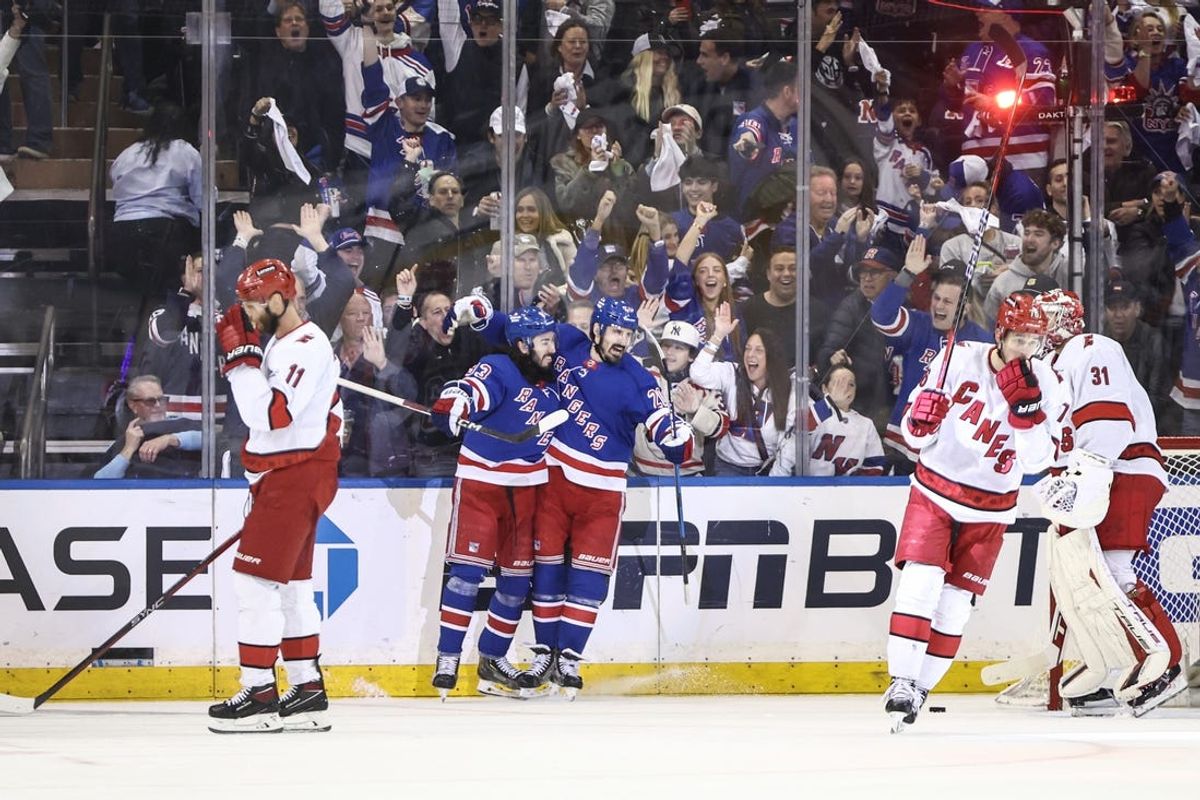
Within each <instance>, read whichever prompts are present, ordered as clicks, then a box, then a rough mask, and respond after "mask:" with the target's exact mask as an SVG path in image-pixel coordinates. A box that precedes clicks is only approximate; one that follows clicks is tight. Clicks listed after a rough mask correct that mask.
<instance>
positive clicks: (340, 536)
mask: <svg viewBox="0 0 1200 800" xmlns="http://www.w3.org/2000/svg"><path fill="white" fill-rule="evenodd" d="M322 577H323V578H324V580H322ZM313 585H314V588H315V591H314V592H313V595H314V599H315V600H316V602H317V608H318V609H320V611H321V619H329V618H330V617H332V616H333V615H334V614H335V613H336V612H337V610H338V609H339V608H341V607H342V604H343V603H345V602H346V601H347V600H348V599H349V598H350V595H352V594H354V591H355V590H356V589H357V588H358V548H357V547H356V546H355V544H354V540H353V539H351V538H350V537H349V536H347V535H346V533H345V531H343V530H342V529H341V528H339V527H338V526H337V525H335V524H334V523H333V522H332V521H331V520H330V519H329V517H321V521H320V522H319V523H317V550H316V552H315V553H314V554H313Z"/></svg>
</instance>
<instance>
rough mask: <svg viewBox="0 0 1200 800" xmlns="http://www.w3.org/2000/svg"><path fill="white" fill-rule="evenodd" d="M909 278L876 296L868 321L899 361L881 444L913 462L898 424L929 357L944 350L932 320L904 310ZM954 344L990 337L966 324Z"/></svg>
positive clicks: (913, 455)
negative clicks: (896, 386) (894, 393)
mask: <svg viewBox="0 0 1200 800" xmlns="http://www.w3.org/2000/svg"><path fill="white" fill-rule="evenodd" d="M910 275H912V273H910V272H907V271H903V272H901V273H900V275H899V276H897V278H896V280H894V281H892V282H891V283H889V284H888V285H887V287H886V288H885V289H884V290H883V291H882V292H880V293H879V296H878V297H876V298H875V302H874V303H873V304H872V305H871V321H872V322H873V323H875V327H876V328H877V329H878V330H879V332H880V333H882V334H883V335H884V336H885V337H887V342H888V346H889V347H891V348H892V352H893V353H894V354H895V355H897V356H900V357H901V358H902V359H903V367H902V369H901V379H900V391H899V394H898V396H897V398H896V405H895V407H894V408H893V409H892V416H891V418H890V419H889V420H888V426H887V435H886V436H885V437H884V438H885V444H887V446H888V447H891V448H893V449H895V450H899V451H900V452H901V453H904V454H905V455H907V456H908V457H909V458H910V459H911V460H913V461H916V460H917V453H916V452H915V451H913V450H912V448H910V447H909V446H908V444H907V443H906V442H905V441H904V435H903V433H902V432H901V429H900V420H901V418H902V417H903V416H904V406H905V404H906V403H907V402H908V397H909V395H910V394H912V390H913V387H915V386H916V385H917V384H918V383H920V382H921V378H922V377H923V376H924V375H925V370H926V369H928V368H929V364H930V362H932V361H933V357H934V356H936V355H937V354H938V353H939V352H941V350H942V348H943V347H945V346H946V335H945V334H944V333H943V332H942V331H939V330H936V329H935V328H934V327H933V317H932V316H930V315H929V313H928V312H926V311H918V310H916V309H912V308H905V307H904V298H905V297H906V296H907V295H908V287H909V286H910V285H911V284H912V279H911V278H909V279H908V280H905V276H910ZM958 341H960V342H987V343H990V342H992V341H993V337H992V336H990V335H989V334H988V332H987V331H985V330H984V329H983V328H981V327H979V326H978V325H976V324H975V323H974V322H970V321H967V323H966V324H965V325H963V326H962V327H961V328H960V329H959V331H958Z"/></svg>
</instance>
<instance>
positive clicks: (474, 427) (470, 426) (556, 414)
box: [337, 378, 570, 444]
mask: <svg viewBox="0 0 1200 800" xmlns="http://www.w3.org/2000/svg"><path fill="white" fill-rule="evenodd" d="M337 382H338V386H342V387H345V388H347V389H350V390H351V391H354V392H359V393H361V394H365V395H367V396H368V397H374V398H375V399H376V400H382V401H383V402H385V403H391V404H392V405H394V406H400V407H401V408H405V409H408V410H409V411H415V412H416V413H418V414H424V415H425V416H427V417H429V416H433V411H431V410H430V409H429V408H427V407H426V406H423V405H421V404H420V403H414V402H413V401H412V400H405V399H404V398H403V397H397V396H396V395H394V394H388V393H387V392H381V391H379V390H378V389H374V388H372V387H370V386H363V385H362V384H361V383H355V382H354V381H348V380H346V379H345V378H338V379H337ZM569 418H570V415H569V414H568V413H567V412H566V410H565V409H562V408H560V409H557V410H555V411H551V412H550V413H549V414H547V415H546V416H544V417H542V419H541V420H540V421H539V422H538V423H537V424H536V425H530V426H528V427H527V428H525V429H524V430H522V431H520V432H519V433H506V432H504V431H498V430H496V429H494V428H489V427H487V426H486V425H481V424H479V423H478V422H471V421H470V420H466V419H464V420H462V421H460V422H459V427H460V428H465V429H466V430H469V431H475V432H476V433H482V434H483V435H484V436H490V437H491V438H493V439H499V440H500V441H502V442H509V443H510V444H520V443H521V442H527V441H529V440H530V439H533V438H535V437H537V436H541V435H542V434H543V433H546V432H547V431H552V430H554V429H555V428H557V427H558V426H559V425H562V424H563V423H564V422H566V421H567V419H569Z"/></svg>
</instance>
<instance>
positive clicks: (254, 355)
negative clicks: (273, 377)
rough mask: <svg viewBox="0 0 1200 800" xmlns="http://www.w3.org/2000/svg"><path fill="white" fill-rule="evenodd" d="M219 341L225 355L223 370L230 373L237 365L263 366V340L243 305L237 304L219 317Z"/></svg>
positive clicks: (224, 372)
mask: <svg viewBox="0 0 1200 800" xmlns="http://www.w3.org/2000/svg"><path fill="white" fill-rule="evenodd" d="M217 343H218V344H219V345H220V346H221V353H222V354H224V356H225V364H224V365H223V366H222V367H221V372H222V373H223V374H225V375H228V374H229V373H230V372H232V371H233V370H234V369H235V368H236V367H241V366H247V367H253V368H254V369H259V368H261V367H262V361H263V351H262V340H261V339H260V338H259V335H258V331H256V330H255V329H254V324H253V323H251V322H250V318H249V317H247V316H246V312H245V310H244V309H243V308H242V307H241V305H237V304H235V305H234V306H233V307H232V308H230V309H229V310H228V311H226V312H225V313H224V314H222V315H221V316H219V317H217Z"/></svg>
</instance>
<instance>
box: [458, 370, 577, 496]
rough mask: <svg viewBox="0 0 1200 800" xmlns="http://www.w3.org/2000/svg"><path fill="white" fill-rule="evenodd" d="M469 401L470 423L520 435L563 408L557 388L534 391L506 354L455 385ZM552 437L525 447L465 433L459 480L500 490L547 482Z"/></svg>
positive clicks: (469, 432)
mask: <svg viewBox="0 0 1200 800" xmlns="http://www.w3.org/2000/svg"><path fill="white" fill-rule="evenodd" d="M450 385H454V386H458V387H459V388H460V389H462V390H463V391H464V392H466V393H467V395H468V397H470V406H471V413H470V419H471V421H472V422H482V423H485V424H486V425H487V426H488V427H489V428H494V429H495V430H498V431H503V432H504V433H520V432H521V431H522V430H524V429H525V428H528V427H529V426H530V425H536V424H537V423H538V422H539V421H540V420H541V419H542V417H544V416H546V415H547V414H549V413H550V412H552V411H555V410H557V409H558V407H559V395H558V387H556V386H551V385H548V384H541V385H538V386H534V385H532V384H530V383H529V381H528V380H526V379H525V376H524V375H522V374H521V370H519V369H518V368H517V365H516V364H514V363H513V361H512V359H511V358H509V357H508V356H506V355H494V356H485V357H484V358H482V359H480V360H479V363H478V364H476V365H475V366H473V367H471V369H469V370H468V371H467V374H466V375H464V376H463V377H462V378H460V379H459V380H457V381H452V382H451V384H450ZM552 438H554V434H553V433H552V432H547V433H545V434H543V435H542V436H539V437H537V438H534V439H530V440H528V441H526V442H522V443H521V444H512V443H510V442H502V441H500V440H499V439H495V438H493V437H491V436H485V435H484V434H482V433H477V432H475V431H467V433H466V435H464V436H463V443H462V448H461V449H460V450H459V453H458V469H457V470H456V471H455V473H454V474H455V475H456V476H457V477H459V478H469V479H470V480H473V481H480V482H482V483H492V484H497V485H499V486H536V485H537V484H540V483H545V482H546V481H547V480H548V479H549V475H548V473H547V471H546V460H545V454H546V447H547V446H548V445H549V444H550V440H551V439H552Z"/></svg>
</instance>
